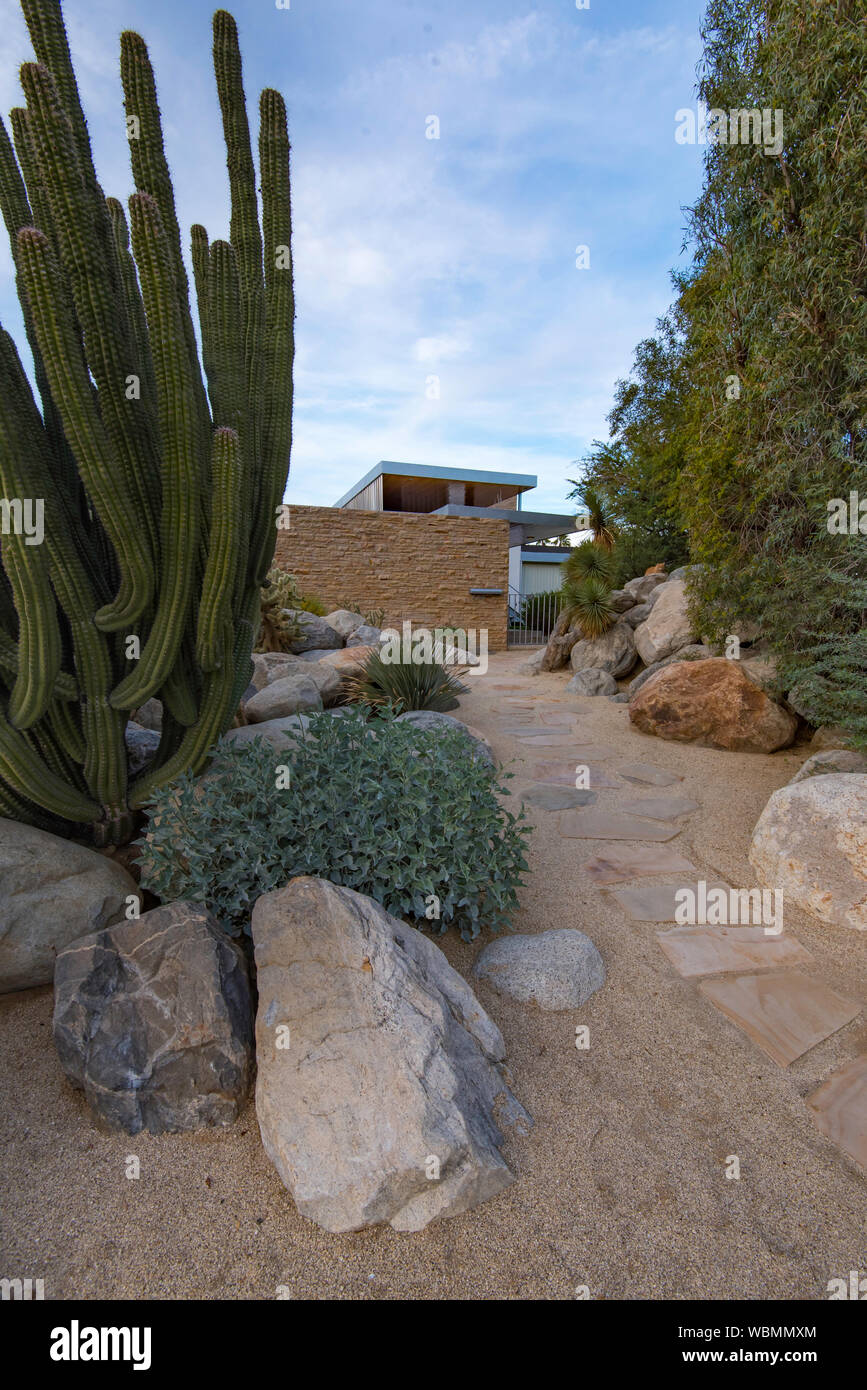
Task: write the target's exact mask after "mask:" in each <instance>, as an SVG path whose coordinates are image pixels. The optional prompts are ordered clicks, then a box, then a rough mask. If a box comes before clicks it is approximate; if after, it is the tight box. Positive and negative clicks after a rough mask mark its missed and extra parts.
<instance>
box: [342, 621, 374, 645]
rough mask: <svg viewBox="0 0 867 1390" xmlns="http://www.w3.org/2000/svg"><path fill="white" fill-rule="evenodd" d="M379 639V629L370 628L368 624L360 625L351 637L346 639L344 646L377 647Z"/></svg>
mask: <svg viewBox="0 0 867 1390" xmlns="http://www.w3.org/2000/svg"><path fill="white" fill-rule="evenodd" d="M381 637H382V629H381V628H378V627H371V626H370V624H369V623H361V624H359V626H358V627H357V628H356V629H355V631H354V632H353V633H352V634H351V636H349V637H347V639H346V645H347V647H377V646H379V643H380V639H381Z"/></svg>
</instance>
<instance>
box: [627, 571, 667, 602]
mask: <svg viewBox="0 0 867 1390" xmlns="http://www.w3.org/2000/svg"><path fill="white" fill-rule="evenodd" d="M666 579H667V576H666V575H664V574H640V575H638V577H637V578H636V579H630V580H629V582H628V583H627V584H624V586H623V588H624V589H625V591H626V593H627V594H631V595H632V597H633V598H634V599H635V602H636V603H646V602H647V600H648V599H649V597H650V595H651V594H652V593H653V591H654V589H657V588H659V585H660V584H665V582H666Z"/></svg>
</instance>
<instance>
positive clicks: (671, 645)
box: [635, 575, 694, 666]
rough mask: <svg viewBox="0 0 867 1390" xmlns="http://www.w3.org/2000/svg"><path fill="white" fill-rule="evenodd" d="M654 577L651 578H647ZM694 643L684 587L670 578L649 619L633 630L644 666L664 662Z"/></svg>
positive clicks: (681, 583)
mask: <svg viewBox="0 0 867 1390" xmlns="http://www.w3.org/2000/svg"><path fill="white" fill-rule="evenodd" d="M647 577H648V578H653V576H652V575H649V576H647ZM693 640H694V638H693V629H692V623H691V622H690V619H689V615H688V613H687V597H686V585H685V583H684V582H683V580H680V579H671V580H669V581H668V583H667V584H666V585H665V587H664V589H663V590H662V592H661V593H660V595H659V597H658V599H657V600H656V602H655V603H654V605H653V609H652V610H651V614H650V617H649V618H648V619H647V621H646V622H643V623H641V624H640V626H639V627H637V628H636V629H635V645H636V648H637V649H638V655H639V656H640V657H641V660H642V661H643V662H644V663H645V665H646V666H651V665H652V664H653V663H654V662H656V661H663V660H664V659H665V658H666V657H667V656H672V655H673V654H674V652H677V651H679V650H680V648H681V647H685V646H687V645H688V644H689V643H690V642H692V641H693Z"/></svg>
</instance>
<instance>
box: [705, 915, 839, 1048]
mask: <svg viewBox="0 0 867 1390" xmlns="http://www.w3.org/2000/svg"><path fill="white" fill-rule="evenodd" d="M772 940H773V938H772V937H769V938H768V944H769V945H770V943H771V941H772ZM699 990H700V991H701V993H702V994H703V995H704V996H705V998H706V999H709V1000H710V1001H711V1003H712V1004H715V1005H716V1007H717V1008H718V1009H720V1010H721V1011H722V1013H724V1014H725V1015H726V1016H727V1017H728V1018H730V1019H733V1021H734V1022H735V1023H737V1024H739V1025H740V1027H741V1028H743V1030H744V1032H745V1033H746V1034H747V1035H748V1036H749V1037H751V1038H752V1040H753V1042H754V1043H756V1044H757V1045H758V1046H759V1047H760V1048H761V1049H762V1051H763V1052H766V1053H767V1054H768V1056H769V1057H772V1058H773V1059H774V1061H775V1062H779V1064H780V1066H781V1067H787V1066H788V1065H789V1063H790V1062H794V1060H795V1058H796V1057H800V1056H801V1055H802V1053H804V1052H807V1051H808V1050H809V1048H811V1047H815V1046H816V1044H817V1043H820V1042H823V1041H824V1039H825V1038H828V1037H830V1035H831V1034H832V1033H836V1032H837V1029H838V1028H843V1027H844V1026H845V1025H846V1024H847V1023H851V1022H852V1019H853V1018H856V1017H857V1016H858V1014H859V1013H860V1012H861V1008H860V1005H858V1004H856V1003H854V1002H853V1001H852V1000H851V999H846V998H844V997H843V995H842V994H838V993H837V991H836V990H833V989H829V987H828V986H827V985H825V984H822V982H821V981H820V980H813V979H811V978H810V976H809V975H803V974H801V972H800V971H799V970H783V971H781V972H780V973H779V974H778V975H739V976H737V978H736V979H734V980H705V981H703V983H702V984H701V985H699Z"/></svg>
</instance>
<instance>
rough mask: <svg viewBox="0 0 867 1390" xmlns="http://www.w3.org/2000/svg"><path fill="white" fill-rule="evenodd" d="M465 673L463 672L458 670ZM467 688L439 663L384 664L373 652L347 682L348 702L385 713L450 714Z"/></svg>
mask: <svg viewBox="0 0 867 1390" xmlns="http://www.w3.org/2000/svg"><path fill="white" fill-rule="evenodd" d="M458 669H461V670H462V669H463V668H458ZM466 690H467V687H466V686H465V685H463V684H462V682H461V681H459V680H458V678H457V676H456V675H455V674H454V673H453V672H452V671H447V670H446V668H445V666H442V665H441V664H440V663H439V662H437V661H420V662H414V661H384V660H383V659H382V656H381V655H380V653H379V652H371V653H370V655H369V656H368V658H367V660H366V661H365V663H364V665H363V666H361V667H359V669H358V670H357V671H355V672H354V673H353V674H352V675H350V676H348V677H346V678H345V679H344V692H345V695H346V698H347V699H348V700H349V701H351V702H352V703H353V704H362V705H368V706H370V707H373V708H377V709H381V708H387V707H391V708H393V709H394V710H395V712H396V713H398V714H400V713H402V712H403V711H404V710H411V709H431V710H440V711H443V710H449V709H456V708H457V706H458V696H459V695H463V694H465V693H466Z"/></svg>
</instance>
